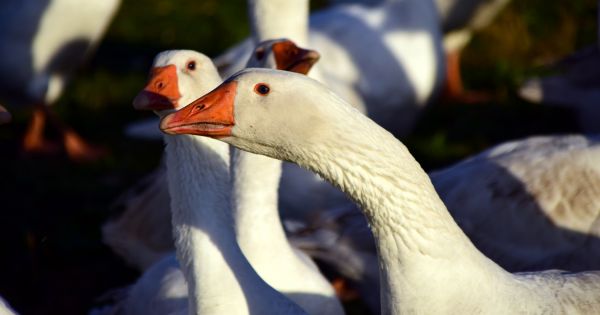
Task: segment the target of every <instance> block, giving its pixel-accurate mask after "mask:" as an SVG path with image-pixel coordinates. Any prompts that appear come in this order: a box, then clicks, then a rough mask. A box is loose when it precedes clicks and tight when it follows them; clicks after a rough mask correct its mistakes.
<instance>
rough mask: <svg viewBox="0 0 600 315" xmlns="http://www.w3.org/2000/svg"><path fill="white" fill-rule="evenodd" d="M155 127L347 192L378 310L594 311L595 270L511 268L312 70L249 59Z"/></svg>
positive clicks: (403, 151)
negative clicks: (373, 250)
mask: <svg viewBox="0 0 600 315" xmlns="http://www.w3.org/2000/svg"><path fill="white" fill-rule="evenodd" d="M225 115H226V116H225ZM215 117H218V118H219V119H216V118H215ZM160 128H161V130H163V131H164V132H165V133H167V134H170V135H178V134H193V135H201V136H207V137H211V138H215V139H218V140H220V141H223V142H225V143H228V144H230V145H233V146H235V147H237V148H239V149H242V150H246V151H249V152H252V153H255V154H262V155H266V156H269V157H271V158H278V159H282V160H287V161H292V162H294V163H297V164H299V165H301V166H303V167H305V168H308V169H310V170H311V171H313V172H315V173H318V174H320V175H321V176H322V177H323V178H325V179H326V180H327V181H330V182H331V183H332V184H334V185H336V186H337V187H339V188H340V189H341V190H342V191H344V192H345V193H346V194H348V195H349V197H350V198H352V200H353V201H355V202H356V203H357V204H358V205H359V206H360V207H361V209H362V211H363V213H364V214H365V216H366V218H367V220H368V221H369V225H370V227H371V230H372V232H373V235H374V237H375V241H376V246H377V251H378V258H379V268H380V278H381V284H380V291H381V294H382V297H381V309H382V313H383V314H401V313H433V314H471V313H494V314H515V313H536V314H542V313H545V314H548V313H561V314H564V313H569V314H576V313H578V314H590V313H595V312H598V311H600V290H599V289H600V273H598V272H582V273H569V272H563V271H556V270H554V271H552V270H551V271H545V272H531V273H516V274H512V273H509V272H507V271H505V270H504V269H502V268H501V267H500V266H498V265H497V264H495V263H494V262H493V261H491V260H490V259H488V258H487V257H485V256H484V255H483V254H481V253H480V252H479V251H478V250H477V249H476V248H475V246H474V245H473V243H471V241H470V240H469V239H468V238H467V236H466V235H465V234H464V233H463V232H462V230H461V229H460V228H459V227H458V225H457V224H456V223H455V221H454V220H453V219H452V217H451V216H450V213H449V212H448V211H447V209H446V207H445V205H444V203H443V202H442V201H441V199H440V198H439V196H438V194H437V193H436V191H435V189H434V187H433V185H432V184H431V181H430V179H429V177H428V176H427V174H426V173H425V172H424V171H423V170H422V169H421V167H420V165H419V164H418V162H417V161H416V160H415V159H414V158H413V157H412V156H411V154H410V153H409V151H408V149H407V148H406V147H405V146H404V145H403V144H402V143H401V142H400V141H399V140H397V139H396V138H395V137H394V136H393V135H392V134H390V133H389V132H387V131H386V130H385V129H383V128H381V127H380V126H378V125H377V124H376V123H374V122H373V121H372V120H370V119H369V118H367V117H365V116H364V115H361V114H360V113H359V112H357V111H356V110H355V109H352V108H351V106H350V105H348V104H347V103H345V102H344V101H343V100H342V99H341V98H340V97H338V96H337V95H335V94H334V93H332V92H331V91H330V90H329V89H327V88H326V87H324V86H323V85H321V84H320V83H318V82H316V81H314V80H312V79H310V78H307V77H303V76H300V75H298V74H294V73H287V72H281V71H277V70H269V69H246V70H243V71H241V72H239V73H238V74H236V75H234V76H233V77H231V78H229V79H227V80H226V81H225V82H224V83H222V84H221V85H220V86H219V87H217V88H216V89H214V90H213V91H211V92H210V93H209V94H206V95H205V96H203V97H201V98H199V99H197V100H196V101H194V102H192V103H190V104H189V105H188V106H186V107H184V108H182V109H180V110H178V111H177V112H174V113H171V114H169V115H166V116H165V117H163V118H162V121H161V124H160Z"/></svg>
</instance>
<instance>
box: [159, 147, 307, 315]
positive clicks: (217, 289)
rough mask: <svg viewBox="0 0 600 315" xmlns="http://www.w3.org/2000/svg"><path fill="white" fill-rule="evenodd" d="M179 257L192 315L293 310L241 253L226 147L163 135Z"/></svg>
mask: <svg viewBox="0 0 600 315" xmlns="http://www.w3.org/2000/svg"><path fill="white" fill-rule="evenodd" d="M165 142H166V143H167V147H166V152H167V163H168V164H167V165H168V169H167V173H168V180H169V193H170V194H171V211H172V221H173V233H174V237H175V246H176V251H177V257H178V260H179V262H180V264H181V267H182V270H183V272H184V275H185V277H186V280H187V282H188V290H189V302H190V312H189V313H190V314H244V313H250V314H264V313H265V312H268V311H267V310H271V309H272V308H274V309H275V310H277V307H283V308H284V309H285V310H287V311H294V310H295V308H297V307H296V306H295V305H293V304H292V303H291V302H289V300H287V299H286V298H285V297H283V296H282V295H281V294H279V293H278V292H276V291H275V290H273V289H272V288H271V287H269V286H268V285H267V284H266V283H264V281H262V279H260V278H259V277H258V275H257V274H256V272H255V271H254V269H252V267H251V266H250V264H249V263H248V261H247V260H246V258H245V257H244V255H243V254H242V251H241V250H240V248H239V246H238V244H237V242H236V239H235V231H234V229H233V222H232V217H231V207H230V201H229V199H230V181H229V165H228V162H229V148H228V146H227V144H225V143H221V142H218V141H216V140H213V139H209V138H204V137H195V136H189V135H181V136H165Z"/></svg>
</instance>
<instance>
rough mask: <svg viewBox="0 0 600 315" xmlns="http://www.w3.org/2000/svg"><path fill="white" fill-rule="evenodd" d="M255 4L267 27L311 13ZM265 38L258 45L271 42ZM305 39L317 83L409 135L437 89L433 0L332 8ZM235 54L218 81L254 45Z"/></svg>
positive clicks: (293, 5)
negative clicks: (314, 59)
mask: <svg viewBox="0 0 600 315" xmlns="http://www.w3.org/2000/svg"><path fill="white" fill-rule="evenodd" d="M252 2H253V5H254V6H257V7H259V8H264V9H263V10H262V12H263V13H265V16H263V17H262V19H261V22H262V21H271V22H269V24H270V25H281V24H283V23H285V21H287V20H291V19H294V18H296V17H297V16H298V15H302V14H304V12H308V1H307V0H296V1H283V0H278V1H269V0H254V1H252ZM270 12H275V13H277V14H271V15H269V13H270ZM265 23H267V22H265ZM263 29H265V30H272V31H274V32H277V34H276V37H275V38H279V37H288V38H291V39H292V40H294V41H297V42H298V43H299V44H300V45H303V44H305V42H304V41H303V40H302V39H300V38H299V37H298V36H293V35H290V34H286V33H281V32H280V31H279V29H280V28H277V27H270V26H268V25H267V26H266V27H264V28H263ZM295 34H297V31H296V33H295ZM265 36H266V37H262V38H261V40H264V39H272V38H273V37H269V36H268V34H266V35H265ZM306 38H307V40H306V45H307V46H308V47H310V48H312V49H315V50H317V51H319V52H320V54H321V56H322V58H321V62H320V63H319V64H318V65H316V66H315V69H314V71H315V74H313V75H316V73H317V72H318V73H319V75H318V76H315V78H316V79H317V80H319V81H321V82H323V83H324V84H326V85H327V86H329V87H330V88H331V89H332V90H334V91H336V92H337V93H338V94H339V95H340V96H341V97H342V98H344V99H345V100H346V101H348V102H349V103H350V104H352V105H353V106H355V107H357V108H359V109H360V110H362V111H363V112H366V113H367V114H368V115H369V116H370V117H372V118H373V119H374V120H375V121H377V122H379V123H380V124H382V125H384V127H386V128H388V129H390V130H392V131H393V132H394V134H396V135H406V134H407V133H408V132H409V131H410V130H411V129H412V127H413V125H414V123H415V121H416V117H417V115H418V113H419V112H420V109H422V107H423V106H425V104H427V102H428V101H429V100H430V98H432V96H433V95H435V94H436V93H437V91H438V90H439V88H440V87H441V83H442V81H443V69H444V64H443V57H442V55H443V53H442V47H441V35H440V30H439V23H438V16H437V12H436V9H435V7H434V5H433V3H432V2H431V1H430V0H427V1H419V0H408V1H390V2H385V3H381V4H379V5H378V6H373V7H368V6H362V5H358V4H353V5H339V6H334V7H332V8H328V9H325V10H323V11H319V12H316V13H313V14H312V15H311V16H310V20H309V32H308V35H307V36H306ZM238 47H240V48H236V47H234V48H232V49H231V50H229V51H228V52H226V53H225V54H224V55H222V56H221V57H219V58H217V59H215V64H217V66H218V67H219V69H220V73H221V75H222V76H223V77H227V76H229V75H231V74H233V73H235V72H236V71H238V70H240V69H242V68H243V67H244V66H245V62H244V61H245V60H247V58H248V56H249V55H250V53H251V52H252V49H253V45H252V41H251V40H246V41H244V42H243V43H242V44H241V45H240V46H238ZM242 56H244V57H242ZM374 82H380V83H381V84H374Z"/></svg>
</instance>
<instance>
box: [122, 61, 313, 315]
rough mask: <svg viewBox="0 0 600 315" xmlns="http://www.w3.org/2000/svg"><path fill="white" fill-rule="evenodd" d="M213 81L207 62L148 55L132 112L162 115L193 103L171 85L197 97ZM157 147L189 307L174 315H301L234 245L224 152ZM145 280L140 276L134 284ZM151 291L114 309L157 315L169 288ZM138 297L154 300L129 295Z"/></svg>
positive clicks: (185, 144)
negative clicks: (148, 69)
mask: <svg viewBox="0 0 600 315" xmlns="http://www.w3.org/2000/svg"><path fill="white" fill-rule="evenodd" d="M178 77H186V78H188V77H189V79H186V80H177V78H178ZM220 81H221V80H220V77H219V75H218V73H217V71H216V69H215V68H214V66H213V64H212V61H211V60H210V59H209V58H208V57H206V56H204V55H201V54H199V53H197V52H193V51H167V52H163V53H161V54H159V55H158V56H157V57H156V59H155V61H154V64H153V69H152V75H151V78H150V80H149V82H148V84H147V86H146V88H145V89H144V90H143V91H142V92H140V94H138V96H137V97H136V98H135V100H134V107H135V108H136V109H142V110H148V109H150V110H154V111H156V112H157V114H159V115H164V114H165V113H166V112H168V111H169V110H171V109H173V108H177V107H178V106H181V105H180V104H181V103H180V102H186V101H189V98H190V97H193V95H190V94H185V95H181V94H180V93H179V91H180V89H179V86H181V87H182V88H184V89H192V87H193V91H194V92H199V93H202V92H207V91H209V90H210V89H211V88H212V87H214V86H216V85H217V84H218V83H219V82H220ZM209 129H210V128H209ZM165 142H166V153H167V154H166V164H167V175H168V183H169V194H170V196H171V211H172V222H173V231H174V238H175V248H176V252H177V258H178V259H177V260H178V261H179V262H180V266H181V268H182V271H183V275H184V277H183V278H184V279H185V280H186V282H187V284H188V290H187V291H188V301H189V304H188V305H186V306H187V307H186V308H185V309H183V310H178V311H177V313H181V314H183V313H191V314H246V313H247V314H267V313H282V314H288V313H290V314H305V312H304V311H303V310H302V308H301V307H299V306H298V305H296V304H295V303H293V302H292V301H291V300H289V299H288V298H286V297H285V296H283V295H282V294H281V293H279V292H277V291H275V290H274V289H273V288H272V287H271V286H269V285H268V284H267V283H266V282H264V281H263V280H262V279H261V278H260V276H259V275H258V274H257V273H256V272H255V271H254V269H253V267H252V266H251V265H250V263H249V262H248V260H247V259H246V257H245V256H244V254H243V253H242V249H241V248H240V247H239V245H238V243H237V241H236V231H235V229H234V222H232V219H233V217H232V213H231V211H232V209H231V205H230V198H231V194H230V191H231V188H230V178H229V146H228V145H226V144H224V143H220V142H217V141H214V140H212V139H206V138H200V137H194V136H187V137H168V136H167V137H165ZM167 270H171V269H167ZM170 274H171V273H170ZM145 280H147V278H145V277H144V276H143V277H142V278H141V282H138V284H139V283H142V284H144V281H145ZM158 280H159V281H161V280H162V278H161V279H158ZM152 283H156V282H152V281H151V282H150V284H152ZM178 283H180V282H178ZM154 288H156V287H153V286H150V287H149V288H144V289H143V290H139V287H138V289H136V288H135V287H134V289H132V290H131V291H130V295H129V296H128V298H127V300H126V301H124V302H123V303H124V304H122V306H120V307H121V308H122V309H123V310H124V312H125V313H126V314H159V313H156V312H157V311H159V309H160V307H156V306H155V305H154V303H155V302H156V303H159V302H161V301H164V300H165V295H169V294H171V293H172V292H173V290H174V289H173V288H171V287H167V288H165V287H163V283H161V282H158V288H159V289H158V290H157V291H153V290H152V289H154ZM140 292H141V293H147V292H150V293H156V292H157V293H158V295H151V296H147V295H141V296H140V295H133V294H135V293H140ZM175 292H177V290H175ZM179 292H180V291H179ZM149 300H150V301H152V302H151V303H149V302H148V301H149ZM167 302H169V303H171V300H170V299H167ZM160 311H161V312H162V310H160ZM160 314H163V313H160Z"/></svg>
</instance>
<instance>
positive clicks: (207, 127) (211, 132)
mask: <svg viewBox="0 0 600 315" xmlns="http://www.w3.org/2000/svg"><path fill="white" fill-rule="evenodd" d="M236 88H237V82H236V81H230V82H225V83H223V84H221V85H219V86H218V87H217V88H216V89H214V90H212V91H211V92H210V93H208V94H206V95H204V96H202V97H201V98H199V99H197V100H195V101H193V102H192V103H191V104H189V105H187V106H186V107H184V108H182V109H180V110H178V111H176V112H174V113H171V114H169V115H167V116H165V117H164V118H163V119H162V121H161V122H160V129H161V130H162V131H163V132H165V133H168V134H172V135H176V134H190V135H198V136H208V137H213V138H219V137H227V136H231V129H232V128H233V126H234V125H235V121H234V119H233V104H234V100H235V93H236Z"/></svg>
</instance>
